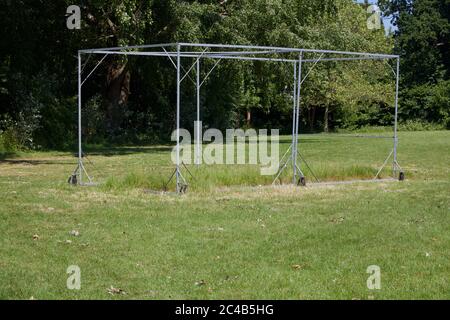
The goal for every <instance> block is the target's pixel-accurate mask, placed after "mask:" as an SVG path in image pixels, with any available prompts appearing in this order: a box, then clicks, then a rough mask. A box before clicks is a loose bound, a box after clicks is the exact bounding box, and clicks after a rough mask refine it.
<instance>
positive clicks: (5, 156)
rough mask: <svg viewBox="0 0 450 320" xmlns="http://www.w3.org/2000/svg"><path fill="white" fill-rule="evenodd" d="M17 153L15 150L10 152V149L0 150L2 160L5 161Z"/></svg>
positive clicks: (0, 159)
mask: <svg viewBox="0 0 450 320" xmlns="http://www.w3.org/2000/svg"><path fill="white" fill-rule="evenodd" d="M16 156H17V154H16V153H15V152H9V151H0V161H3V160H5V159H8V158H14V157H16Z"/></svg>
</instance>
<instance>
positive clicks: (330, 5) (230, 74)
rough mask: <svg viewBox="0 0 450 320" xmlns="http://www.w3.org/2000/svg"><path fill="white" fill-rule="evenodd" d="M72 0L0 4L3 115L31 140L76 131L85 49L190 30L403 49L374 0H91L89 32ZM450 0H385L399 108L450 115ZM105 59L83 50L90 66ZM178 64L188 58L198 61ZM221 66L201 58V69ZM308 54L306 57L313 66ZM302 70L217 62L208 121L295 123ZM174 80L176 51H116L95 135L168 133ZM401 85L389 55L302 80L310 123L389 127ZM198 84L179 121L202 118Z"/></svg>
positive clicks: (104, 79) (206, 36) (87, 90)
mask: <svg viewBox="0 0 450 320" xmlns="http://www.w3.org/2000/svg"><path fill="white" fill-rule="evenodd" d="M69 4H72V3H71V1H69V0H65V1H57V2H48V3H46V4H45V5H42V4H39V5H37V3H36V1H33V0H24V1H19V2H14V1H6V3H5V5H4V8H3V9H4V10H2V11H1V12H0V37H1V38H2V42H1V43H0V104H1V105H2V108H1V109H0V116H1V117H6V116H8V117H9V118H10V119H11V121H13V122H14V123H22V124H20V125H17V124H16V125H15V128H16V129H15V130H27V131H23V132H20V134H19V135H20V136H21V139H22V137H23V139H22V140H23V141H25V143H24V147H39V146H42V147H50V148H67V147H70V146H71V145H73V144H74V141H76V131H77V126H76V111H77V108H76V94H77V90H76V88H77V86H76V81H77V77H76V66H77V61H76V51H77V50H78V49H82V48H92V47H111V46H122V45H139V44H144V43H164V42H181V41H183V42H203V43H228V44H254V45H273V46H286V47H303V48H319V49H336V50H347V51H367V52H381V53H383V52H384V53H389V52H391V51H392V48H393V38H392V36H385V34H384V30H369V29H368V28H367V26H366V20H367V13H366V10H365V5H361V4H357V3H355V2H354V1H351V0H326V1H309V0H251V1H221V2H219V1H176V0H168V1H167V0H146V1H138V0H126V1H119V0H89V1H84V2H83V3H82V5H81V11H82V26H81V30H68V29H67V28H66V27H65V23H64V22H65V21H64V19H63V18H62V17H63V15H64V13H65V11H66V8H67V6H68V5H69ZM447 7H448V2H446V1H444V0H415V1H406V0H404V1H403V0H398V1H392V2H391V3H390V4H389V5H386V6H385V10H387V12H388V13H389V12H390V13H393V16H394V19H395V22H396V23H397V25H398V26H399V31H398V32H397V33H396V35H395V50H396V51H397V52H398V53H400V54H401V55H402V59H401V63H402V65H401V80H402V81H401V85H402V92H401V95H400V116H401V119H402V120H408V119H417V118H419V119H422V120H424V121H426V122H436V123H440V124H442V125H445V126H448V122H449V120H448V117H449V116H448V99H449V95H448V83H447V82H445V81H448V63H447V62H446V60H445V59H444V57H445V56H448V41H447V40H448V30H449V28H448V13H447V11H446V10H445V8H447ZM413 9H414V10H413ZM55 17H60V18H58V19H55ZM289 57H290V58H298V56H296V55H290V56H289ZM325 57H326V56H325ZM99 58H100V57H94V56H92V57H90V58H89V57H88V56H87V55H84V56H83V64H85V65H83V66H84V67H85V69H84V72H83V78H84V77H85V76H86V75H87V73H88V71H89V70H91V68H93V67H94V66H95V64H96V63H97V61H98V59H99ZM304 58H306V59H316V58H318V55H313V54H308V53H305V56H304ZM182 62H183V65H184V67H185V69H186V68H188V67H189V66H190V64H191V63H193V62H194V60H193V59H183V61H182ZM212 65H213V62H212V61H208V60H203V61H202V71H201V72H202V76H205V75H206V72H207V71H208V70H209V69H210V68H211V67H212ZM311 66H312V64H305V65H304V74H306V72H308V71H309V70H310V69H309V68H311ZM118 70H121V71H120V72H118ZM115 72H117V74H115ZM121 76H126V77H128V79H129V86H123V82H120V81H118V80H117V79H121V78H120V77H121ZM191 76H193V73H191ZM292 77H293V75H292V66H291V65H288V64H280V63H270V62H267V63H261V62H258V61H254V62H250V61H247V62H236V61H221V62H220V64H219V66H218V67H217V68H216V69H215V70H214V72H213V73H212V74H211V76H210V78H209V79H208V80H207V81H206V82H205V83H204V85H203V86H202V97H201V105H202V110H201V111H202V119H203V120H204V124H205V126H207V127H208V126H211V127H217V128H220V129H223V128H227V127H239V126H244V125H245V126H252V127H267V128H271V127H272V128H273V127H277V128H281V129H282V132H289V131H290V127H291V125H292V121H291V114H292ZM115 79H116V80H115ZM114 81H116V82H114ZM443 81H444V82H443ZM441 82H442V83H441ZM118 83H119V84H120V85H117V84H118ZM174 84H175V72H174V70H173V65H172V64H171V62H170V61H168V60H167V59H147V58H142V57H139V58H136V57H108V58H106V59H105V61H104V62H103V64H102V65H101V66H100V67H99V68H98V69H97V71H96V72H94V74H92V76H91V78H90V79H89V80H88V81H87V82H86V83H85V84H84V85H83V101H82V104H83V107H82V108H83V119H82V120H83V124H84V125H83V136H84V137H85V139H86V142H90V143H95V142H104V141H111V142H122V143H125V142H129V143H135V142H144V141H145V142H155V141H161V140H164V139H166V140H167V139H168V137H169V135H170V132H171V131H172V130H173V129H174V127H175V108H174V105H175V104H176V101H175V94H174V92H175V85H174ZM393 84H394V77H393V75H392V72H391V69H390V67H389V66H388V65H387V63H385V62H380V61H373V62H371V61H363V62H340V63H331V62H330V63H323V62H321V63H319V64H317V65H316V66H315V67H314V70H312V72H311V73H310V74H309V76H308V78H307V80H306V81H305V82H304V84H303V87H302V105H301V113H302V115H301V121H302V123H301V127H302V130H310V131H321V130H323V129H333V128H338V127H341V128H344V127H345V128H358V127H362V126H383V125H392V116H391V115H392V113H393V97H394V93H393V89H394V85H393ZM411 84H414V86H415V85H416V84H417V87H412V86H411ZM192 92H194V87H193V85H192V83H190V80H189V78H186V79H185V81H184V82H183V87H182V126H183V127H185V128H188V129H190V128H192V125H193V124H192V122H193V120H194V118H195V116H194V114H195V107H196V103H195V102H196V101H195V99H196V98H195V95H193V94H192ZM117 97H119V98H117ZM120 97H125V98H124V101H119V100H120ZM247 114H249V115H251V120H250V122H247V121H246V118H247ZM25 127H26V128H25ZM3 129H5V128H3Z"/></svg>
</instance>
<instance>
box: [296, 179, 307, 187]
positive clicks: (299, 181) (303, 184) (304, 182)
mask: <svg viewBox="0 0 450 320" xmlns="http://www.w3.org/2000/svg"><path fill="white" fill-rule="evenodd" d="M297 185H298V186H303V187H304V186H306V179H305V177H300V179H298V183H297Z"/></svg>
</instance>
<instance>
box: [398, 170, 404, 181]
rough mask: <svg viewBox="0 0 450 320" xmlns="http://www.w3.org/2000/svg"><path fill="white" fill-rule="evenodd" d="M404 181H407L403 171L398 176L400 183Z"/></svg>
mask: <svg viewBox="0 0 450 320" xmlns="http://www.w3.org/2000/svg"><path fill="white" fill-rule="evenodd" d="M403 180H405V173H404V172H403V171H400V173H399V174H398V181H403Z"/></svg>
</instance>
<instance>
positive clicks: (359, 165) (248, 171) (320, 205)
mask: <svg viewBox="0 0 450 320" xmlns="http://www.w3.org/2000/svg"><path fill="white" fill-rule="evenodd" d="M288 140H289V138H285V139H283V140H282V142H283V143H282V148H283V149H284V150H285V149H286V148H287V147H288V145H289V143H288ZM391 148H392V141H390V140H387V139H362V138H352V137H345V138H340V137H337V136H334V135H325V134H318V135H305V136H301V142H300V149H301V151H302V154H303V156H304V157H305V158H306V160H308V162H309V164H310V166H311V168H312V169H313V170H314V171H315V172H316V174H317V175H318V176H319V179H321V180H340V179H352V178H356V179H361V178H370V177H372V176H373V175H374V173H375V172H376V171H377V168H378V167H379V166H380V165H381V164H382V163H383V161H384V159H385V157H386V156H387V155H388V154H389V152H390V150H391ZM169 153H170V149H169V148H168V147H165V146H157V147H155V146H151V147H139V148H137V147H121V148H115V149H109V150H108V149H101V148H94V147H91V148H89V149H88V157H89V159H90V161H91V162H92V164H91V163H90V162H89V161H87V160H86V167H87V169H88V171H89V172H90V173H91V174H92V175H93V176H94V179H95V181H96V182H99V183H100V184H99V185H98V186H95V187H71V186H69V185H68V184H67V183H66V180H67V177H68V175H69V174H70V173H71V171H72V170H73V169H74V168H75V164H76V158H74V157H73V155H71V154H68V153H61V152H35V153H20V154H19V155H17V156H14V157H13V156H7V157H6V158H5V157H4V158H3V160H0V196H1V198H0V221H1V222H0V235H1V236H0V298H2V299H14V298H16V299H29V298H31V297H33V298H35V299H92V298H98V299H110V298H114V299H116V298H120V299H199V298H202V299H271V298H273V299H314V298H318V299H396V298H399V299H428V298H438V299H449V298H450V169H449V167H450V132H449V131H437V132H401V133H400V144H399V162H400V164H401V165H402V167H403V168H404V169H405V172H406V178H407V180H406V181H404V182H398V181H393V182H377V183H365V182H361V183H353V184H338V185H313V184H311V183H310V184H308V186H307V187H293V186H290V185H288V184H287V182H288V179H289V177H288V172H287V173H286V175H285V176H284V178H283V182H284V184H283V185H282V186H274V187H270V186H260V185H266V184H270V183H271V178H270V177H261V176H260V175H259V170H258V168H257V167H254V166H248V165H242V166H225V165H224V166H203V167H201V168H199V169H197V168H195V166H190V170H191V171H192V173H193V174H194V176H195V177H196V180H192V181H191V185H190V189H189V192H188V193H187V194H186V195H183V196H177V195H174V194H173V193H170V192H169V193H165V194H161V193H156V192H151V191H149V189H152V190H154V189H160V188H161V186H162V184H163V182H164V179H166V178H168V176H169V175H170V173H171V170H172V166H171V165H170V156H169ZM302 168H304V166H303V167H302ZM389 169H390V167H389V168H388V169H387V170H385V171H383V173H382V176H383V177H386V176H388V175H389V173H390V170H389ZM305 174H306V175H307V179H308V182H310V181H312V180H313V179H312V176H311V175H310V173H309V172H308V170H306V169H305ZM245 184H247V185H245ZM170 188H173V185H172V186H170ZM72 230H76V231H78V232H79V236H74V235H71V234H70V232H71V231H72ZM67 240H69V241H67ZM69 265H77V266H79V267H80V269H81V289H80V290H69V289H67V287H66V280H67V277H68V274H67V273H66V270H67V268H68V266H69ZM370 265H377V266H379V267H380V269H381V289H380V290H369V289H368V288H367V285H366V281H367V278H368V276H369V274H367V273H366V269H367V267H368V266H370ZM111 286H113V287H114V288H120V289H122V290H123V291H124V293H126V294H121V293H119V294H111V293H109V292H108V289H109V288H111Z"/></svg>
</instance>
